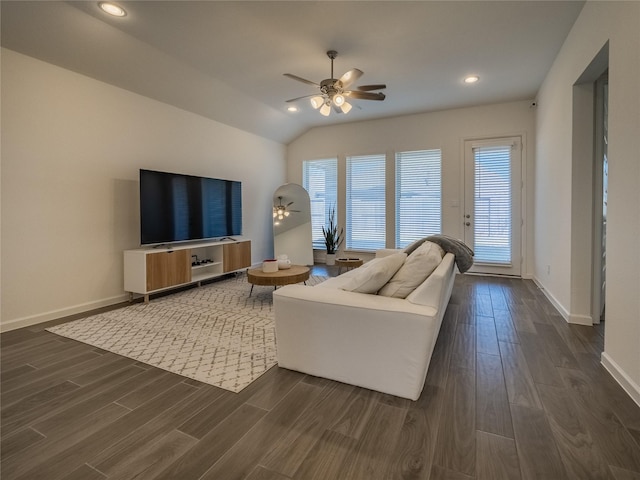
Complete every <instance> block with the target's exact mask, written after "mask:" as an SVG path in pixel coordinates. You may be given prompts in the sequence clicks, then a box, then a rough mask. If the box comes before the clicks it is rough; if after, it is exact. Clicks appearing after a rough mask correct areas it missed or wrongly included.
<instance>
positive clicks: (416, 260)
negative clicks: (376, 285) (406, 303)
mask: <svg viewBox="0 0 640 480" xmlns="http://www.w3.org/2000/svg"><path fill="white" fill-rule="evenodd" d="M442 257H444V250H443V249H442V247H440V246H439V245H437V244H435V243H432V242H423V243H422V244H421V245H420V246H419V247H418V248H417V249H416V250H415V251H414V252H413V253H412V254H411V255H409V256H408V257H407V259H406V261H405V262H404V264H403V265H402V266H401V267H400V269H399V270H398V271H397V272H396V273H395V275H394V276H393V277H392V278H391V279H390V280H389V282H387V284H386V285H384V286H383V287H382V288H381V289H380V291H379V292H378V295H382V296H385V297H395V298H406V297H407V295H409V294H410V293H411V292H413V291H414V290H415V288H416V287H417V286H418V285H420V284H421V283H422V282H424V281H425V279H426V278H427V277H428V276H429V275H431V273H432V272H433V271H434V270H435V269H436V267H437V266H438V265H439V264H440V262H441V261H442Z"/></svg>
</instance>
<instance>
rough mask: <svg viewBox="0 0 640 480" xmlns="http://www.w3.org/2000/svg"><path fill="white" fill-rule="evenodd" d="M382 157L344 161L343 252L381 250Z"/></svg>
mask: <svg viewBox="0 0 640 480" xmlns="http://www.w3.org/2000/svg"><path fill="white" fill-rule="evenodd" d="M385 163H386V157H385V155H384V154H380V155H362V156H353V157H347V192H346V194H347V195H346V196H347V205H346V206H347V219H346V220H347V221H346V248H347V249H348V250H360V251H370V250H376V249H379V248H384V247H385V237H386V233H385V231H386V229H385Z"/></svg>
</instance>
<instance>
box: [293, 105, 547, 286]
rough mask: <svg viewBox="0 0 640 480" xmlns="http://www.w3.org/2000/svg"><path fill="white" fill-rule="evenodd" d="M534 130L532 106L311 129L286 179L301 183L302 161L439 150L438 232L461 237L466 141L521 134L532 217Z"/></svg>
mask: <svg viewBox="0 0 640 480" xmlns="http://www.w3.org/2000/svg"><path fill="white" fill-rule="evenodd" d="M534 130H535V109H533V108H531V101H519V102H510V103H503V104H495V105H488V106H480V107H473V108H463V109H455V110H446V111H440V112H431V113H424V114H419V115H409V116H403V117H396V118H390V119H382V120H372V121H367V122H357V123H350V124H343V125H335V126H328V127H320V128H314V129H312V130H310V131H309V132H307V133H305V134H304V135H302V136H300V137H299V138H297V139H296V140H295V141H293V142H291V143H290V144H289V148H288V153H287V164H288V167H287V178H288V179H289V181H291V182H296V183H302V162H303V161H304V160H313V159H319V158H329V157H335V156H339V158H344V156H345V155H358V154H372V153H387V155H388V156H387V158H388V159H389V158H393V153H394V152H396V151H410V150H418V149H431V148H440V149H442V210H443V211H442V229H443V233H444V234H447V235H451V236H454V237H456V238H462V237H463V235H464V231H463V224H462V218H463V211H462V205H463V201H464V198H463V194H464V192H463V188H464V187H463V167H464V140H465V139H471V138H482V137H500V136H510V135H523V144H524V151H523V175H524V176H525V177H526V178H525V190H524V192H523V202H524V203H525V204H526V205H527V206H528V207H527V211H526V212H525V217H526V218H533V210H532V208H533V197H532V194H533V188H531V186H530V182H529V181H528V180H527V179H530V178H533V161H532V160H533V156H534V149H533V148H534ZM339 199H340V193H339ZM343 200H344V199H343ZM456 204H457V205H459V206H454V205H456ZM526 223H527V222H526V221H525V225H526ZM523 238H524V242H525V245H524V247H525V248H524V250H523V252H525V253H524V257H525V263H524V265H523V276H528V275H530V274H531V272H532V271H533V270H532V268H533V258H532V239H533V236H532V232H531V229H528V230H527V231H526V232H525V235H524V237H523ZM390 246H392V245H390Z"/></svg>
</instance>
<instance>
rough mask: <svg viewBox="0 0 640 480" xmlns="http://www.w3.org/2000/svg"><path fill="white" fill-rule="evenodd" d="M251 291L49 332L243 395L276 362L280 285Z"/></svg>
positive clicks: (204, 296)
mask: <svg viewBox="0 0 640 480" xmlns="http://www.w3.org/2000/svg"><path fill="white" fill-rule="evenodd" d="M323 280H325V277H319V276H311V277H310V278H309V280H307V285H315V284H317V283H320V282H321V281H323ZM250 290H251V285H250V284H249V283H248V282H247V279H246V275H244V274H242V275H238V276H236V277H233V278H230V279H225V280H221V281H218V282H214V283H211V284H208V285H204V286H202V287H200V288H192V289H190V290H186V291H184V292H180V293H176V294H173V295H168V296H166V297H162V298H159V299H156V300H152V301H151V302H149V303H147V304H144V303H139V304H135V305H131V306H128V307H125V308H121V309H118V310H113V311H110V312H106V313H102V314H99V315H95V316H92V317H88V318H85V319H82V320H76V321H74V322H69V323H65V324H62V325H57V326H55V327H51V328H48V329H47V330H48V331H49V332H52V333H55V334H58V335H61V336H64V337H69V338H72V339H74V340H78V341H80V342H83V343H88V344H90V345H94V346H96V347H100V348H102V349H104V350H108V351H110V352H114V353H117V354H119V355H124V356H125V357H129V358H133V359H135V360H138V361H140V362H143V363H146V364H149V365H153V366H154V367H158V368H161V369H163V370H168V371H169V372H173V373H177V374H179V375H183V376H185V377H189V378H193V379H195V380H199V381H201V382H205V383H208V384H210V385H215V386H217V387H220V388H224V389H225V390H230V391H232V392H236V393H237V392H239V391H241V390H242V389H243V388H245V387H246V386H247V385H249V384H250V383H251V382H252V381H254V380H255V379H256V378H258V377H259V376H260V375H262V374H263V373H265V372H266V371H267V370H269V369H270V368H271V367H273V366H274V365H275V364H276V339H275V326H274V321H273V311H272V306H273V298H272V292H273V287H262V286H258V285H256V286H255V287H254V289H253V293H252V295H251V297H249V291H250Z"/></svg>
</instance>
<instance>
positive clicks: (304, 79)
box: [283, 73, 320, 87]
mask: <svg viewBox="0 0 640 480" xmlns="http://www.w3.org/2000/svg"><path fill="white" fill-rule="evenodd" d="M283 75H284V76H285V77H289V78H293V79H294V80H297V81H299V82H302V83H307V84H309V85H313V86H315V87H320V85H319V84H317V83H316V82H312V81H311V80H307V79H306V78H302V77H299V76H297V75H294V74H292V73H284V74H283Z"/></svg>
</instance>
